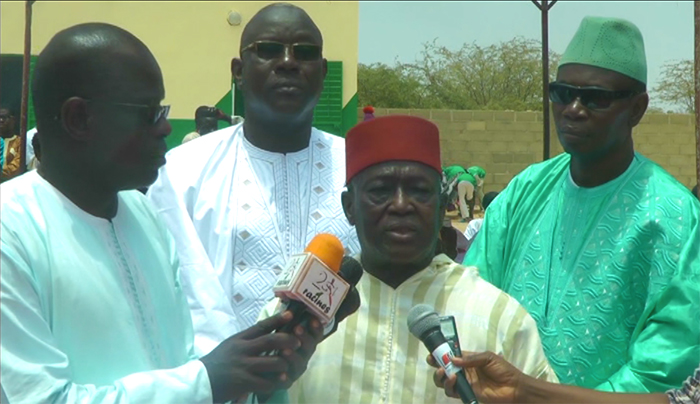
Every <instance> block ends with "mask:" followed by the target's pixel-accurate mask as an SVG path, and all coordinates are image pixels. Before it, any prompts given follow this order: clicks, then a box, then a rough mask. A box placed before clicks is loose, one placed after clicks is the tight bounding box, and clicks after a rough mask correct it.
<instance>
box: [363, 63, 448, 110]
mask: <svg viewBox="0 0 700 404" xmlns="http://www.w3.org/2000/svg"><path fill="white" fill-rule="evenodd" d="M357 96H358V102H359V104H360V105H372V106H374V107H378V108H426V109H429V108H438V107H439V102H436V100H431V99H429V96H428V95H427V94H426V91H425V88H424V87H423V85H422V84H421V81H420V78H419V77H416V76H415V75H414V74H411V72H409V71H407V69H406V68H404V67H403V66H402V65H401V64H398V63H397V64H396V66H394V67H391V66H388V65H385V64H383V63H373V64H371V65H364V64H359V65H358V67H357Z"/></svg>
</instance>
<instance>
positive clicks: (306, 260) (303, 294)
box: [273, 234, 350, 331]
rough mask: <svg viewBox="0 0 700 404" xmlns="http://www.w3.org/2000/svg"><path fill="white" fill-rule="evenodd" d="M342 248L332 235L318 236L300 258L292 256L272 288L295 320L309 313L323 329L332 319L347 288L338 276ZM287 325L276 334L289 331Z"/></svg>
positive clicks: (348, 288) (347, 285) (346, 284)
mask: <svg viewBox="0 0 700 404" xmlns="http://www.w3.org/2000/svg"><path fill="white" fill-rule="evenodd" d="M343 253H344V248H343V244H342V243H341V242H340V240H339V239H338V238H337V237H336V236H334V235H332V234H318V235H316V237H314V238H313V239H312V240H311V242H310V243H309V245H308V246H307V247H306V250H305V252H304V253H302V254H296V255H293V256H292V257H291V258H290V259H289V262H288V264H287V266H286V267H285V269H284V270H283V271H282V273H281V274H280V276H279V278H278V279H277V282H276V283H275V285H274V286H273V291H274V293H275V296H277V297H279V298H280V300H281V301H282V302H284V303H286V307H285V308H283V310H290V311H291V312H292V313H293V314H294V316H295V318H299V317H302V314H303V313H305V312H308V313H310V314H313V315H314V316H315V317H317V318H318V320H319V321H320V322H321V324H322V325H323V326H327V325H328V324H329V323H331V321H333V320H334V318H335V313H336V312H337V311H338V309H339V308H340V305H341V304H342V302H343V300H344V299H345V296H346V295H347V293H348V291H349V290H350V285H349V284H348V282H346V281H345V280H344V279H343V278H342V277H341V276H340V275H338V271H339V270H340V264H341V261H342V260H343ZM289 325H290V324H287V325H286V326H283V327H282V328H280V330H278V331H283V329H284V330H285V331H289V330H291V327H289Z"/></svg>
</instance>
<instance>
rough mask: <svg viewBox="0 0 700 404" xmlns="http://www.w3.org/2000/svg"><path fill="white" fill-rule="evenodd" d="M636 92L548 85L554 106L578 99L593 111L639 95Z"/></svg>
mask: <svg viewBox="0 0 700 404" xmlns="http://www.w3.org/2000/svg"><path fill="white" fill-rule="evenodd" d="M642 92H643V91H637V90H621V91H615V90H608V89H605V88H600V87H577V86H572V85H569V84H564V83H560V82H556V81H554V82H551V83H549V99H550V101H552V102H553V103H555V104H561V105H569V104H571V103H572V102H574V100H576V99H578V100H579V101H580V102H581V104H582V105H583V106H584V107H586V108H588V109H590V110H593V111H599V110H604V109H608V108H610V106H611V105H612V103H613V102H614V101H618V100H624V99H629V98H632V97H634V96H635V95H638V94H641V93H642Z"/></svg>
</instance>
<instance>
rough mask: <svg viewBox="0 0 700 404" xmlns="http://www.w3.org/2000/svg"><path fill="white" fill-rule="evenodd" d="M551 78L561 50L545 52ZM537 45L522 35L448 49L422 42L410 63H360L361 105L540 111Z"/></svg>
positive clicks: (540, 89)
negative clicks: (418, 56) (416, 55)
mask: <svg viewBox="0 0 700 404" xmlns="http://www.w3.org/2000/svg"><path fill="white" fill-rule="evenodd" d="M549 57H550V79H551V80H553V79H554V77H555V75H556V67H557V63H558V61H559V57H560V55H558V54H556V53H554V52H550V56H549ZM541 65H542V48H541V45H540V43H539V42H538V41H536V40H531V39H525V38H521V37H517V38H514V39H512V40H510V41H507V42H501V43H499V44H495V45H491V46H486V47H481V46H478V45H476V44H468V43H467V44H464V45H463V46H462V48H460V49H458V50H456V51H452V50H450V49H447V48H446V47H444V46H440V45H438V44H437V41H436V40H435V41H433V42H430V43H425V44H423V50H422V52H421V56H420V58H419V59H418V60H417V61H416V62H415V63H410V64H400V63H396V65H395V66H394V67H391V66H387V65H384V64H373V65H369V66H366V65H360V66H359V69H358V75H357V76H358V94H359V97H360V105H368V104H369V105H373V106H375V107H384V108H444V109H463V110H517V111H524V110H539V109H541V106H542V69H541Z"/></svg>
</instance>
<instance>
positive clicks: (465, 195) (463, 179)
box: [443, 165, 477, 223]
mask: <svg viewBox="0 0 700 404" xmlns="http://www.w3.org/2000/svg"><path fill="white" fill-rule="evenodd" d="M443 174H444V175H445V177H446V180H447V183H448V184H452V183H454V184H455V186H454V189H455V190H456V191H457V192H455V193H453V195H454V196H453V197H454V199H451V201H454V202H453V204H454V205H457V207H458V209H459V214H460V217H461V222H462V223H466V222H467V221H469V220H470V219H471V217H472V214H473V213H474V191H475V190H476V186H477V180H476V178H475V177H474V176H473V175H471V174H469V173H468V172H467V170H466V169H465V168H464V167H462V166H459V165H452V166H449V167H446V168H444V169H443Z"/></svg>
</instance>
